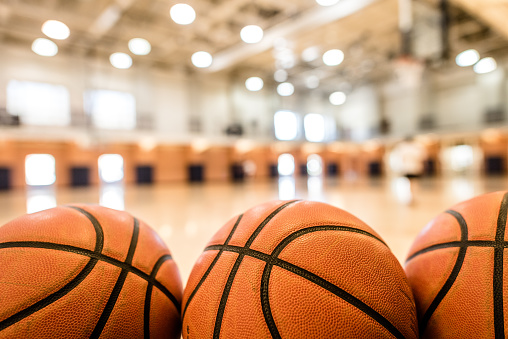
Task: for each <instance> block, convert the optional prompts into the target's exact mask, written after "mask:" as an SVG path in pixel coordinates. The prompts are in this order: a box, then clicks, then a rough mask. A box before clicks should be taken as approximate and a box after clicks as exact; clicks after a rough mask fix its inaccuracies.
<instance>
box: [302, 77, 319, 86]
mask: <svg viewBox="0 0 508 339" xmlns="http://www.w3.org/2000/svg"><path fill="white" fill-rule="evenodd" d="M305 87H307V88H309V89H314V88H318V87H319V77H317V76H316V75H311V76H308V77H307V78H305Z"/></svg>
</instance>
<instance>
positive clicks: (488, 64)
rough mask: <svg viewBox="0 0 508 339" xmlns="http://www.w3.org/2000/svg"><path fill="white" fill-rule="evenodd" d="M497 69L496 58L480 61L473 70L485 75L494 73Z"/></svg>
mask: <svg viewBox="0 0 508 339" xmlns="http://www.w3.org/2000/svg"><path fill="white" fill-rule="evenodd" d="M496 68H497V63H496V60H495V59H494V58H483V59H481V60H480V61H478V62H477V63H476V64H475V65H474V67H473V69H474V71H475V72H476V73H478V74H484V73H489V72H492V71H494V70H495V69H496Z"/></svg>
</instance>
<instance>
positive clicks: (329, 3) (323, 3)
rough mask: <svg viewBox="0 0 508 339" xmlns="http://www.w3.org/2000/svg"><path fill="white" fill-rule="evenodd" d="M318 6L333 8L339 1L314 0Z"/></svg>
mask: <svg viewBox="0 0 508 339" xmlns="http://www.w3.org/2000/svg"><path fill="white" fill-rule="evenodd" d="M316 2H317V3H318V5H321V6H333V5H335V4H337V3H338V2H339V0H316Z"/></svg>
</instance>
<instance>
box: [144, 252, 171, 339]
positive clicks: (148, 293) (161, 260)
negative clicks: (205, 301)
mask: <svg viewBox="0 0 508 339" xmlns="http://www.w3.org/2000/svg"><path fill="white" fill-rule="evenodd" d="M171 259H172V258H171V255H169V254H166V255H163V256H162V257H160V258H159V260H157V262H156V263H155V265H154V266H153V268H152V273H150V278H152V279H154V280H155V277H156V276H157V272H159V269H160V268H161V266H162V264H163V263H164V262H165V261H167V260H171ZM152 290H153V285H152V284H148V286H147V287H146V295H145V307H144V310H145V312H144V315H143V333H144V338H145V339H149V338H150V306H151V303H152ZM178 305H180V304H178ZM177 310H178V314H180V308H179V307H178V308H177Z"/></svg>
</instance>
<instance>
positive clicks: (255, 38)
mask: <svg viewBox="0 0 508 339" xmlns="http://www.w3.org/2000/svg"><path fill="white" fill-rule="evenodd" d="M240 38H242V40H243V41H244V42H246V43H248V44H255V43H257V42H260V41H261V39H263V29H262V28H261V27H259V26H256V25H248V26H245V27H244V28H242V30H241V31H240Z"/></svg>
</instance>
